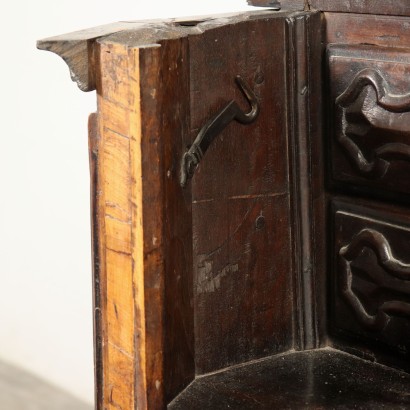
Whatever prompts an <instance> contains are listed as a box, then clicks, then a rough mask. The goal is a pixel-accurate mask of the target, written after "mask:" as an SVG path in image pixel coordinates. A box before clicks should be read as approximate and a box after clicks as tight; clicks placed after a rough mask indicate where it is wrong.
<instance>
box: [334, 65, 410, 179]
mask: <svg viewBox="0 0 410 410" xmlns="http://www.w3.org/2000/svg"><path fill="white" fill-rule="evenodd" d="M368 87H371V88H372V89H373V90H374V91H375V93H376V101H375V102H374V104H373V107H371V108H369V107H368V106H366V104H365V101H364V100H363V101H359V98H360V96H361V95H362V94H363V92H364V91H365V89H366V88H368ZM358 102H359V105H360V106H359V107H358V106H357V103H358ZM336 104H337V105H339V106H340V107H341V108H342V109H343V118H342V127H343V129H342V132H341V133H338V135H337V139H338V141H339V143H340V144H341V145H342V146H343V148H344V149H345V150H346V152H347V154H348V155H349V158H350V159H351V160H352V162H353V163H354V165H355V166H356V168H357V169H358V170H359V171H360V172H361V173H362V174H363V175H365V176H367V177H369V178H382V177H383V176H384V175H385V174H386V172H387V170H388V168H389V166H390V161H393V160H404V161H410V145H407V144H404V143H397V142H392V143H387V144H384V145H382V146H380V147H378V148H376V149H374V150H373V152H372V153H371V154H370V158H367V157H366V156H365V155H364V154H363V152H362V150H361V149H360V148H359V146H358V145H357V144H356V143H355V142H354V137H355V136H363V135H366V134H367V133H368V132H369V130H373V131H374V130H376V129H377V128H379V129H382V130H384V131H389V132H396V133H401V134H403V133H406V132H409V131H410V130H409V129H408V125H406V124H408V123H409V120H410V116H409V115H408V114H409V113H410V94H405V95H394V94H393V93H391V92H390V90H389V85H388V84H387V82H386V80H385V79H384V78H383V76H382V75H381V74H380V73H379V72H378V71H376V70H374V69H369V68H367V69H364V70H362V71H360V72H359V73H358V74H357V75H356V77H355V78H354V79H353V81H352V82H351V83H350V85H349V86H348V87H347V89H346V90H345V91H344V92H343V93H342V94H341V95H340V96H339V97H337V99H336ZM358 111H359V112H358ZM379 111H382V112H379ZM403 113H405V115H403ZM380 118H381V120H380ZM357 121H358V122H357Z"/></svg>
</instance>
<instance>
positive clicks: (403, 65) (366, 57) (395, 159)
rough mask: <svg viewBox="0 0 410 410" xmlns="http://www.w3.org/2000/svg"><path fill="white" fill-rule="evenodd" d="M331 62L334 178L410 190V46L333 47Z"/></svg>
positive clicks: (382, 191) (382, 189)
mask: <svg viewBox="0 0 410 410" xmlns="http://www.w3.org/2000/svg"><path fill="white" fill-rule="evenodd" d="M328 64H329V82H330V85H329V88H330V98H331V104H330V106H331V112H330V118H331V121H330V133H329V134H328V142H329V144H328V146H329V149H330V157H331V165H330V167H331V170H330V175H331V179H332V181H331V182H332V183H333V185H339V186H340V185H344V186H347V187H352V188H353V189H356V190H362V191H367V192H371V193H374V194H376V195H386V194H387V195H391V194H392V193H400V194H410V50H409V51H407V50H403V49H400V50H399V49H392V48H383V47H375V46H330V47H329V49H328ZM406 198H410V197H407V196H406Z"/></svg>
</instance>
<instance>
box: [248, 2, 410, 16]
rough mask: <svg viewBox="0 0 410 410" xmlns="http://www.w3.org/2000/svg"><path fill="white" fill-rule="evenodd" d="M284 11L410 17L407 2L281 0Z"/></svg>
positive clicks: (267, 4) (251, 3)
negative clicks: (317, 11) (316, 11)
mask: <svg viewBox="0 0 410 410" xmlns="http://www.w3.org/2000/svg"><path fill="white" fill-rule="evenodd" d="M247 1H248V4H250V5H252V6H259V7H271V6H272V4H275V3H276V2H274V1H272V0H247ZM279 3H280V5H281V7H282V10H312V11H314V10H319V11H332V12H339V13H340V12H342V13H363V14H374V15H377V14H389V15H392V16H410V4H409V2H408V1H407V0H363V1H357V0H343V1H342V0H339V1H337V0H281V1H279Z"/></svg>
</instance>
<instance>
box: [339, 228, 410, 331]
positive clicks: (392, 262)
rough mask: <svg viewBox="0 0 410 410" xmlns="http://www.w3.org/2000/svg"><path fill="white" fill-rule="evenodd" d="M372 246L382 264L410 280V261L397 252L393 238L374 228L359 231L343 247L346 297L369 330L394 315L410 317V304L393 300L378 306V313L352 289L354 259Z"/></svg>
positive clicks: (404, 278) (381, 324)
mask: <svg viewBox="0 0 410 410" xmlns="http://www.w3.org/2000/svg"><path fill="white" fill-rule="evenodd" d="M366 247H367V248H369V249H371V250H372V251H373V252H374V253H375V255H376V256H377V260H378V263H379V265H380V266H381V267H382V268H383V269H384V270H385V271H386V272H387V273H388V274H389V275H391V276H393V277H394V278H397V279H400V280H403V281H410V264H408V263H405V262H403V261H401V260H399V259H396V258H395V257H394V256H393V253H392V251H391V248H390V245H389V242H388V241H387V239H386V238H385V237H384V236H383V235H382V234H381V233H380V232H377V231H375V230H373V229H363V230H362V231H360V232H359V233H358V234H357V235H355V236H354V237H353V239H352V241H351V242H350V243H349V244H348V245H346V246H344V247H342V248H341V249H340V251H339V263H340V267H341V271H342V272H341V273H342V275H341V277H340V285H341V292H342V294H343V297H344V298H345V300H346V301H347V302H348V304H349V305H350V306H351V308H352V309H353V311H354V312H355V314H356V316H357V319H358V320H359V321H360V323H362V324H363V326H365V327H366V328H367V329H369V330H382V329H384V328H385V327H386V325H387V324H388V323H389V321H390V318H391V316H399V317H409V318H410V304H409V303H406V302H403V301H397V300H389V301H385V302H384V303H383V304H382V305H381V306H379V307H378V309H377V313H376V314H375V315H370V314H369V313H368V312H367V311H366V309H365V308H364V306H363V304H362V302H361V301H360V299H359V298H358V296H357V295H356V294H355V293H354V291H353V289H352V284H353V273H352V269H351V264H352V262H353V261H354V260H355V259H356V258H357V257H358V256H359V255H360V254H361V252H362V251H363V249H364V248H366Z"/></svg>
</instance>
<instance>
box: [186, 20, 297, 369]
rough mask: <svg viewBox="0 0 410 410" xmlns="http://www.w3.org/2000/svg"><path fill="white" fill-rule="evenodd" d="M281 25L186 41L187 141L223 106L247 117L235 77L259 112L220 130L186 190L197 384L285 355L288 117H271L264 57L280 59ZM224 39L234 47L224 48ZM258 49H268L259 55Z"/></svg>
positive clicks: (272, 92)
mask: <svg viewBox="0 0 410 410" xmlns="http://www.w3.org/2000/svg"><path fill="white" fill-rule="evenodd" d="M284 24H285V22H284V19H273V20H272V19H270V20H265V21H264V22H250V23H247V24H241V25H237V26H234V27H232V26H228V27H222V28H220V29H217V30H213V31H211V32H209V33H205V35H203V36H201V37H195V38H192V39H191V41H190V52H191V61H192V63H191V64H192V69H191V77H192V79H191V95H192V97H191V98H192V101H191V129H192V130H194V135H195V130H199V129H200V128H201V126H202V125H203V124H204V123H205V122H206V121H207V120H208V118H211V117H212V114H213V113H214V112H218V110H220V109H221V108H222V107H223V106H224V105H225V104H226V102H227V101H229V100H230V99H235V101H237V102H238V103H239V104H240V105H241V106H242V107H243V110H244V111H246V110H248V107H247V105H246V102H245V103H244V102H243V96H242V95H241V93H240V92H239V90H238V88H237V86H236V84H235V82H234V78H235V76H236V75H238V74H239V75H241V76H242V77H243V78H244V79H245V80H246V81H247V82H248V83H249V84H250V86H251V88H252V89H254V90H255V92H256V94H257V97H258V100H259V103H260V106H261V113H260V115H259V117H258V119H257V120H256V121H255V122H254V123H253V124H251V125H246V126H245V125H241V124H236V123H232V124H231V125H230V126H229V127H227V129H226V130H225V131H224V132H223V133H222V134H221V136H220V138H218V140H217V141H215V142H214V144H213V145H212V146H211V147H210V149H209V150H208V152H207V154H206V156H205V158H204V159H203V161H202V162H201V164H200V167H199V169H198V170H197V172H196V175H195V176H194V178H193V180H192V186H193V234H194V272H195V273H194V274H195V280H194V289H195V307H196V327H195V333H196V349H195V350H196V368H197V372H198V373H199V374H203V373H207V372H210V371H215V370H218V369H221V368H223V367H226V366H228V365H233V364H238V363H241V362H243V361H247V360H252V359H256V358H260V357H263V356H266V355H269V354H272V353H275V352H281V351H285V350H287V349H289V348H290V347H291V346H293V320H294V318H293V315H292V303H293V296H292V293H293V292H292V277H293V275H294V274H293V269H292V260H291V257H290V255H291V254H290V245H291V242H290V237H291V232H290V218H291V216H290V203H289V197H290V195H289V182H288V169H287V168H288V167H287V162H288V159H287V158H288V157H287V154H286V152H287V134H286V128H285V127H286V123H285V121H284V119H285V118H286V112H285V110H284V109H283V108H282V107H279V104H280V105H283V100H282V98H283V96H285V82H284V81H277V79H279V78H284V77H285V76H286V74H285V64H284V61H283V59H274V58H272V57H271V54H270V53H267V51H268V50H271V49H273V47H275V46H276V50H275V55H278V56H279V55H283V54H284V53H285V52H286V51H285V50H286V40H285V38H284ZM232 38H237V39H238V42H239V45H240V46H239V45H237V46H236V47H232V46H231V39H232ZM261 41H265V42H266V41H268V42H269V43H267V44H266V48H265V47H264V48H261V47H259V46H258V44H259V43H260V42H261ZM276 53H277V54H276ZM279 96H281V98H278V97H279ZM204 101H206V102H207V103H206V104H204ZM266 106H269V107H272V108H273V107H275V108H273V109H276V110H277V111H279V112H280V113H281V115H280V116H278V118H275V117H274V116H272V115H270V110H269V111H268V110H266ZM273 163H275V164H276V167H275V168H273V167H272V166H270V165H269V164H273ZM259 217H262V218H263V220H264V225H263V227H262V228H260V229H258V228H257V226H256V221H257V219H258V218H259ZM210 221H212V222H211V223H210Z"/></svg>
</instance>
